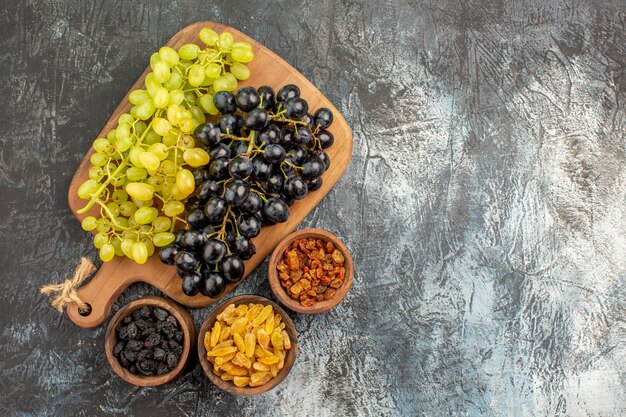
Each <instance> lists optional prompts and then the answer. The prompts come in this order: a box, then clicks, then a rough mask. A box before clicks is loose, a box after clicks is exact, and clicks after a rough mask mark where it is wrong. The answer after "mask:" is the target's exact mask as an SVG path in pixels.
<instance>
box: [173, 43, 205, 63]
mask: <svg viewBox="0 0 626 417" xmlns="http://www.w3.org/2000/svg"><path fill="white" fill-rule="evenodd" d="M199 51H200V47H199V46H198V45H196V44H194V43H187V44H185V45H183V46H181V47H180V48H178V56H180V58H181V59H184V60H187V61H191V60H194V59H196V58H198V52H199Z"/></svg>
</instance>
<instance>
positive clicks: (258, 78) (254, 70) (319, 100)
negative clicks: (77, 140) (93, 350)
mask: <svg viewBox="0 0 626 417" xmlns="http://www.w3.org/2000/svg"><path fill="white" fill-rule="evenodd" d="M204 27H209V28H212V29H214V30H215V31H217V32H218V33H220V32H222V31H225V30H227V31H230V32H231V33H233V36H234V38H235V40H237V41H247V42H250V44H252V48H253V50H254V53H255V59H254V60H253V61H252V62H251V63H250V64H248V67H249V68H250V71H251V76H250V79H248V80H247V81H245V82H240V84H239V87H243V86H245V85H250V86H254V87H260V86H261V85H269V86H271V87H272V88H274V90H276V91H278V89H279V88H280V87H282V86H283V85H285V84H289V83H293V84H296V85H298V86H299V87H300V90H301V96H302V97H303V98H304V99H306V100H307V101H308V103H309V108H310V109H311V111H314V110H315V109H318V108H320V107H327V108H329V109H331V110H332V112H333V114H334V116H335V118H334V122H333V124H332V125H331V127H330V128H329V129H328V130H329V131H330V132H331V133H333V135H334V137H335V143H334V145H333V146H332V147H330V148H329V149H328V150H327V153H328V156H329V157H330V160H331V165H330V167H329V169H328V170H327V171H326V172H325V173H324V175H323V176H322V179H323V185H322V187H321V188H320V189H319V190H317V191H315V192H312V193H309V194H308V195H307V196H306V198H305V199H303V200H300V201H297V202H296V203H295V204H294V205H293V206H292V207H291V217H290V219H289V221H287V222H285V223H281V224H277V225H273V226H266V227H263V229H262V231H261V233H260V234H259V236H257V237H256V238H254V239H253V242H254V244H255V246H256V250H257V252H256V254H255V255H254V256H253V257H252V258H251V259H250V260H248V261H246V262H245V265H246V273H245V277H247V276H248V274H250V272H251V271H252V270H254V268H255V267H256V266H257V265H258V264H259V263H261V262H262V261H263V259H265V257H266V256H267V255H269V254H270V253H271V251H272V249H274V246H276V244H277V243H278V242H279V241H280V240H281V239H282V238H283V237H284V236H285V235H286V234H288V233H289V232H290V231H292V230H293V229H295V227H296V226H297V225H298V224H299V223H300V222H301V221H302V219H304V217H306V215H307V214H308V213H309V212H310V211H311V210H312V209H313V208H314V207H315V206H316V205H317V204H318V203H319V202H320V201H321V199H322V198H323V197H324V196H325V195H326V194H327V193H328V191H330V189H331V188H332V186H333V185H334V184H335V183H336V182H337V180H339V178H340V177H341V175H342V174H343V173H344V171H345V170H346V168H347V167H348V164H349V162H350V158H351V156H352V132H351V130H350V127H349V126H348V124H347V123H346V121H345V119H344V118H343V116H342V115H341V113H339V111H338V110H337V109H336V108H335V107H334V106H333V104H332V103H331V102H330V101H329V100H328V99H327V98H326V97H324V95H323V94H322V93H321V92H320V91H319V90H318V89H317V88H315V86H314V85H313V84H311V82H309V81H308V80H307V79H306V78H305V77H304V76H303V75H302V74H300V73H299V72H298V71H297V70H296V69H295V68H293V67H292V66H290V65H289V64H287V63H286V62H285V61H284V60H283V59H281V58H280V57H278V56H277V55H276V54H275V53H273V52H272V51H270V50H269V49H267V48H266V47H264V46H263V45H261V44H260V43H258V42H257V41H255V40H254V39H252V38H250V37H249V36H247V35H245V34H243V33H241V32H240V31H238V30H236V29H234V28H232V27H228V26H225V25H222V24H219V23H216V22H199V23H194V24H192V25H189V26H187V27H186V28H184V29H182V30H181V31H180V32H178V33H177V34H176V35H174V37H172V39H171V40H170V41H169V42H167V46H170V47H172V48H175V49H178V47H180V46H181V45H184V44H186V43H197V44H199V45H200V44H201V43H200V40H199V39H198V33H199V32H200V30H201V29H202V28H204ZM149 71H150V68H147V69H146V70H145V71H144V73H143V74H142V75H141V76H140V77H139V79H138V80H137V81H136V82H135V84H134V85H133V86H132V87H131V88H130V90H129V93H127V94H126V96H125V97H124V99H123V100H122V102H121V103H120V105H119V106H118V108H117V109H116V110H115V112H114V113H113V115H112V116H111V118H110V119H109V121H108V122H107V123H106V124H105V126H104V128H103V129H102V132H100V134H99V135H98V137H105V136H106V134H107V132H109V130H111V129H113V128H114V127H115V126H116V125H117V119H118V117H119V115H120V114H122V113H125V112H128V111H129V109H130V106H131V105H130V102H129V101H128V94H130V92H131V91H132V90H135V89H138V88H142V86H143V83H144V78H145V76H146V74H147V73H148V72H149ZM92 153H93V149H90V151H89V152H88V153H87V155H86V156H85V158H84V159H83V161H82V163H81V164H80V166H79V167H78V170H77V171H76V174H75V175H74V178H73V180H72V182H71V185H70V188H69V192H68V200H69V205H70V208H71V210H72V212H73V213H74V215H75V216H76V217H77V218H78V219H79V220H80V219H82V218H84V217H85V216H88V215H94V216H98V210H97V208H96V207H94V208H93V209H92V210H91V211H90V212H88V213H85V214H82V215H80V214H78V213H77V211H78V210H80V208H82V207H83V206H84V205H85V204H86V202H87V200H82V199H80V198H78V196H77V194H76V191H77V189H78V187H79V186H80V185H81V184H82V183H83V182H84V181H85V180H87V179H88V177H89V175H88V174H89V168H90V167H91V164H90V162H89V157H90V155H91V154H92ZM245 277H244V279H245ZM137 281H144V282H147V283H149V284H151V285H153V286H155V287H156V288H158V289H159V290H160V291H162V292H163V293H165V294H166V295H167V296H169V297H171V298H173V299H174V300H176V301H178V302H179V303H181V304H183V305H186V306H188V307H203V306H206V305H209V304H211V303H213V302H215V301H216V299H212V298H209V297H205V296H203V295H201V294H198V295H196V296H194V297H189V296H187V295H185V294H183V292H182V289H181V281H180V278H179V277H178V276H177V274H176V268H175V267H174V266H167V265H164V264H162V263H161V262H160V261H159V259H158V254H155V255H154V256H152V257H151V258H150V259H149V261H148V262H146V263H145V264H143V265H138V264H137V263H136V262H134V261H133V260H131V259H128V258H126V257H117V256H116V257H115V258H114V259H113V260H112V261H110V262H105V263H103V264H102V266H101V267H100V269H99V270H98V271H97V273H96V274H95V275H94V277H93V278H92V279H91V280H90V281H89V282H88V283H87V284H85V285H83V286H82V287H81V288H80V289H79V290H78V295H79V296H80V297H81V299H82V300H84V301H85V302H86V303H88V304H89V305H90V306H91V312H90V313H89V314H87V315H81V313H80V312H79V311H78V308H77V307H76V305H74V304H72V305H71V306H70V307H69V308H68V315H69V317H70V319H71V320H72V321H73V322H74V323H76V324H77V325H79V326H81V327H88V328H89V327H96V326H99V325H100V324H102V322H103V321H104V320H105V319H106V317H107V315H108V313H109V309H110V308H111V304H112V303H113V302H114V301H115V300H116V299H117V297H118V295H119V294H120V293H121V292H122V291H124V289H126V288H127V287H128V286H129V285H130V284H132V283H134V282H137ZM237 285H238V284H232V283H229V284H228V285H227V287H226V291H225V293H224V294H227V293H228V292H230V291H232V289H233V288H235V287H236V286H237ZM222 296H223V295H222Z"/></svg>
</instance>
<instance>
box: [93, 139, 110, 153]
mask: <svg viewBox="0 0 626 417" xmlns="http://www.w3.org/2000/svg"><path fill="white" fill-rule="evenodd" d="M93 149H94V150H95V151H96V152H98V153H101V154H105V155H106V154H108V153H109V152H111V150H112V149H113V145H111V142H109V141H108V140H107V139H104V138H98V139H96V140H94V141H93Z"/></svg>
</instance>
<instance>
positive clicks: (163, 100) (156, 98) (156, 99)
mask: <svg viewBox="0 0 626 417" xmlns="http://www.w3.org/2000/svg"><path fill="white" fill-rule="evenodd" d="M169 101H170V93H169V91H167V88H165V87H158V88H156V89H155V90H154V95H153V96H152V102H153V103H154V106H155V107H156V108H159V109H164V108H165V107H167V104H168V103H169Z"/></svg>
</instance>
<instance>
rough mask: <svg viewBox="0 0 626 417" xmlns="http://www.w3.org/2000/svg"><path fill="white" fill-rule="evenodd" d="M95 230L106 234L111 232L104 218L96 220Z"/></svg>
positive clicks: (109, 225)
mask: <svg viewBox="0 0 626 417" xmlns="http://www.w3.org/2000/svg"><path fill="white" fill-rule="evenodd" d="M96 230H97V231H98V232H100V233H106V232H108V231H109V230H111V224H110V223H109V221H108V220H106V219H105V218H101V219H98V225H97V226H96Z"/></svg>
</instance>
